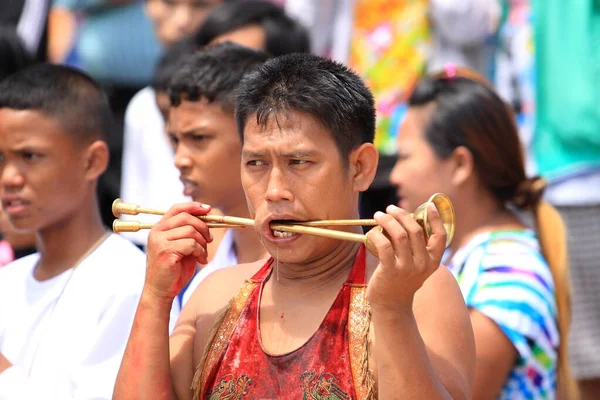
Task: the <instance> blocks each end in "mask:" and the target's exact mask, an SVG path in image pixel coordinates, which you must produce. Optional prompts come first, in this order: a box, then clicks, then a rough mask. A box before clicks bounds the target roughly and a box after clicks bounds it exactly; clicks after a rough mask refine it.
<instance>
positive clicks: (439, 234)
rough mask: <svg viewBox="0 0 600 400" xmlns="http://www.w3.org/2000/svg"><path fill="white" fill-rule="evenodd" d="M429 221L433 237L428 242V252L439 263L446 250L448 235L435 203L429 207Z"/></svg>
mask: <svg viewBox="0 0 600 400" xmlns="http://www.w3.org/2000/svg"><path fill="white" fill-rule="evenodd" d="M427 220H428V222H429V225H430V227H431V236H429V240H428V241H427V252H428V253H429V256H430V257H431V258H432V259H433V260H435V261H436V262H438V263H439V261H440V260H441V259H442V256H443V255H444V250H445V249H446V237H447V235H446V230H445V229H444V224H443V223H442V218H441V217H440V213H439V212H438V210H437V208H436V207H435V205H434V204H433V203H429V204H428V205H427Z"/></svg>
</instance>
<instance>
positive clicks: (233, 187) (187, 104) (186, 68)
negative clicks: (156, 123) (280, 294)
mask: <svg viewBox="0 0 600 400" xmlns="http://www.w3.org/2000/svg"><path fill="white" fill-rule="evenodd" d="M267 58H268V56H267V54H266V53H263V52H260V51H256V50H251V49H248V48H246V47H242V46H238V45H235V44H232V43H223V44H219V45H215V46H211V47H207V48H205V49H204V50H201V51H197V52H195V53H193V54H190V55H188V56H186V57H185V58H184V59H183V60H182V61H181V62H180V65H179V69H178V70H177V72H175V74H174V75H173V77H172V79H171V82H170V84H169V89H168V92H169V95H170V102H171V108H170V112H169V120H168V126H167V130H168V134H169V137H170V140H171V143H172V144H173V148H174V149H175V165H176V166H177V168H178V169H179V172H180V174H181V182H182V183H183V186H184V194H185V195H186V196H190V197H191V198H192V199H193V200H195V201H202V202H207V203H210V204H212V205H213V206H214V207H215V208H216V209H218V210H219V211H220V212H222V213H224V214H226V215H236V216H242V217H244V216H249V212H248V206H247V203H246V198H245V196H244V191H243V189H242V185H241V181H240V168H239V166H240V162H241V160H240V157H241V151H242V144H241V141H240V138H239V136H238V134H237V130H236V127H235V118H234V114H233V110H234V102H235V91H236V88H237V86H238V84H239V82H240V81H241V79H242V76H243V75H244V74H245V73H246V72H248V71H251V70H254V69H256V68H257V67H258V66H259V65H261V64H262V63H263V62H264V61H265V60H267ZM217 235H223V236H221V237H220V238H219V239H220V243H219V244H218V248H217V249H216V252H215V253H214V257H213V258H212V259H208V260H207V261H210V262H208V264H207V265H205V266H204V267H203V268H202V269H199V270H198V271H197V273H196V274H195V276H194V278H193V279H192V280H191V282H190V284H189V285H188V286H186V287H185V288H183V290H182V291H181V292H180V293H179V295H178V296H177V301H176V302H175V305H174V307H173V314H172V316H171V322H172V325H171V327H173V323H174V322H176V317H177V316H178V314H179V311H181V309H182V307H183V305H184V304H185V303H186V302H187V300H188V299H189V298H190V296H191V294H192V293H193V292H194V289H195V288H196V287H197V286H198V284H199V283H200V282H201V281H202V280H203V279H204V278H205V277H206V276H207V275H208V274H210V273H211V272H213V271H215V270H217V269H221V268H224V267H229V266H231V265H236V264H238V262H249V261H255V260H257V259H259V258H261V257H266V255H267V254H266V252H265V250H264V248H263V247H262V245H261V242H260V240H259V238H258V237H257V236H256V234H255V233H254V232H253V231H252V230H248V229H242V230H239V229H238V230H227V231H225V232H223V231H220V232H215V235H214V236H215V237H217Z"/></svg>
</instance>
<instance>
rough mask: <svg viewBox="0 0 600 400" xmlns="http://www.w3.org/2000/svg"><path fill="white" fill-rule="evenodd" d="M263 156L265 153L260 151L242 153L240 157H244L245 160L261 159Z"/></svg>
mask: <svg viewBox="0 0 600 400" xmlns="http://www.w3.org/2000/svg"><path fill="white" fill-rule="evenodd" d="M264 155H265V153H262V152H260V151H242V157H246V158H257V157H263V156H264Z"/></svg>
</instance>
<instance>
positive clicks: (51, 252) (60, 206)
mask: <svg viewBox="0 0 600 400" xmlns="http://www.w3.org/2000/svg"><path fill="white" fill-rule="evenodd" d="M111 125H112V117H111V111H110V108H109V105H108V102H107V100H106V97H105V95H104V94H103V93H102V91H101V90H100V88H99V86H98V85H97V84H96V83H95V82H94V81H93V80H92V79H91V78H89V77H88V76H86V75H84V74H82V73H80V72H78V71H75V70H73V69H70V68H66V67H62V66H55V65H48V64H41V65H37V66H34V67H31V68H29V69H26V70H23V71H21V72H18V73H16V74H14V75H12V76H10V77H9V78H7V79H6V80H4V81H3V82H2V83H0V195H1V199H2V207H3V209H4V212H5V213H6V215H7V217H8V220H9V222H10V223H11V225H12V226H13V227H14V228H15V229H16V230H18V231H27V232H35V235H36V244H37V248H38V251H39V252H38V253H36V254H32V255H30V256H27V257H24V258H22V259H20V260H17V261H15V262H14V263H12V264H10V265H8V266H6V267H4V268H2V270H0V398H2V399H5V398H11V399H12V398H45V399H57V400H58V399H60V400H63V399H75V398H77V399H91V398H94V399H110V398H111V397H112V389H113V386H114V381H115V377H116V372H117V368H118V365H119V363H120V360H121V358H122V355H123V351H124V346H125V342H126V338H127V336H128V333H129V330H130V329H131V324H132V320H133V316H134V313H135V306H136V304H137V302H138V300H139V296H140V293H141V288H142V286H143V282H144V276H145V274H144V256H143V253H142V252H141V251H139V250H138V249H137V248H135V246H133V245H132V244H131V243H129V242H128V241H126V240H125V239H122V238H119V237H118V236H117V235H114V234H110V232H109V231H107V229H106V228H105V227H104V226H103V224H102V220H101V217H100V212H99V210H98V202H97V198H96V187H97V182H98V178H99V177H100V175H101V174H102V173H103V172H104V171H105V170H106V167H107V163H108V158H109V154H108V146H107V144H106V142H105V138H106V135H107V132H108V131H109V130H110V129H111Z"/></svg>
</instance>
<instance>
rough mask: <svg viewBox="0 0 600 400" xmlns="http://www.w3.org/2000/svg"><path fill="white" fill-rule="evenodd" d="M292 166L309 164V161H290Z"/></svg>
mask: <svg viewBox="0 0 600 400" xmlns="http://www.w3.org/2000/svg"><path fill="white" fill-rule="evenodd" d="M290 164H292V165H302V164H308V160H290Z"/></svg>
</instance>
